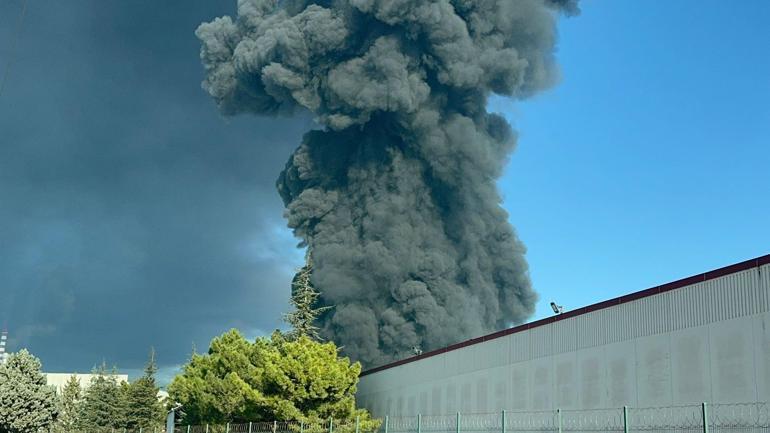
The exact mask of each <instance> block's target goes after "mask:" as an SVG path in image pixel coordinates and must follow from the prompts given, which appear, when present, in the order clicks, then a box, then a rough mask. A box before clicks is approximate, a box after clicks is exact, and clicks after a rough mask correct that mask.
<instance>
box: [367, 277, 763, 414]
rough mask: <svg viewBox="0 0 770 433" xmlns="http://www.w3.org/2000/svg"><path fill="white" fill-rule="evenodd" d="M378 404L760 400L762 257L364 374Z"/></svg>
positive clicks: (381, 408)
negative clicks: (749, 265)
mask: <svg viewBox="0 0 770 433" xmlns="http://www.w3.org/2000/svg"><path fill="white" fill-rule="evenodd" d="M358 398H359V401H360V403H361V404H362V405H363V406H365V407H367V408H369V409H370V410H371V411H373V412H374V414H375V415H377V416H384V415H392V416H406V415H415V414H417V413H422V414H434V415H438V414H451V413H454V412H457V411H461V412H466V413H467V412H492V411H499V410H502V409H506V410H512V411H513V410H532V411H535V410H552V409H556V408H562V409H594V408H609V407H621V406H623V405H628V406H632V407H650V406H668V405H678V404H688V403H698V402H702V401H708V402H713V403H733V402H735V403H737V402H753V401H770V265H767V264H765V265H762V266H757V267H753V268H751V269H747V270H742V271H739V272H735V273H732V274H729V275H725V276H721V277H718V278H714V279H711V280H708V281H703V282H700V283H697V284H691V285H689V286H684V287H681V288H677V289H674V290H671V291H667V292H664V293H660V294H655V295H652V296H647V297H642V298H639V299H636V300H632V301H630V302H625V303H622V304H619V305H614V306H610V307H607V308H603V309H599V310H596V311H591V312H587V313H585V314H581V315H576V316H574V317H570V318H566V319H563V320H559V321H556V322H553V323H550V324H545V325H542V326H538V327H534V328H532V329H527V330H524V331H521V332H516V333H513V334H510V335H505V336H502V337H498V338H495V339H492V340H489V341H484V342H481V343H477V344H473V345H470V346H467V347H463V348H460V349H456V350H451V351H447V352H446V353H441V354H438V355H434V356H430V357H427V358H424V359H420V360H417V361H414V362H410V363H407V364H403V365H399V366H395V367H392V368H388V369H385V370H382V371H378V372H375V373H372V374H368V375H364V376H363V377H362V378H361V381H360V384H359V391H358Z"/></svg>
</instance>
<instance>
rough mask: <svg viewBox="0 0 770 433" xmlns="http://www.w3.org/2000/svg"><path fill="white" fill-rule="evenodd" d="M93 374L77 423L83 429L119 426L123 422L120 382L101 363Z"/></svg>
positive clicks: (123, 409) (121, 425)
mask: <svg viewBox="0 0 770 433" xmlns="http://www.w3.org/2000/svg"><path fill="white" fill-rule="evenodd" d="M93 374H94V376H93V377H92V378H91V383H90V384H89V386H88V388H87V389H86V391H85V395H84V396H83V401H82V404H81V405H80V415H79V417H78V424H79V426H80V428H82V429H84V430H101V429H105V428H121V427H123V425H124V423H125V414H124V413H125V407H124V402H125V401H124V399H123V391H124V390H123V389H122V388H121V387H122V384H119V383H118V380H117V379H116V377H115V375H114V374H110V372H108V370H107V366H106V365H105V364H104V363H102V365H100V366H99V367H97V368H96V369H95V370H94V371H93Z"/></svg>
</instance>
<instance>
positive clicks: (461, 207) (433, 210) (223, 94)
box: [197, 0, 578, 366]
mask: <svg viewBox="0 0 770 433" xmlns="http://www.w3.org/2000/svg"><path fill="white" fill-rule="evenodd" d="M559 10H563V11H564V12H565V13H568V14H574V13H577V11H578V10H577V5H576V3H575V2H574V1H555V0H516V1H510V0H486V1H485V0H434V1H427V0H328V1H299V0H297V1H274V0H241V1H239V2H238V11H237V16H236V17H235V18H231V17H229V16H225V17H223V18H218V19H215V20H213V21H212V22H210V23H206V24H203V25H201V26H200V27H199V28H198V30H197V35H198V37H199V38H200V39H201V41H202V50H201V59H202V61H203V65H204V67H205V69H206V79H205V81H204V83H203V87H204V88H205V89H206V90H207V91H208V93H209V94H210V95H211V96H212V97H213V98H214V99H215V100H216V102H217V104H218V105H219V107H220V109H221V111H222V112H223V113H225V114H228V115H232V114H237V113H244V112H247V113H254V114H258V115H278V114H291V113H295V112H303V111H304V112H310V113H312V114H313V115H314V116H315V118H316V120H317V122H319V123H320V124H321V125H323V127H324V128H323V130H316V131H311V132H308V133H307V134H306V135H305V136H304V138H303V140H302V144H301V145H300V147H299V148H298V149H297V150H296V151H295V152H294V154H293V155H292V156H291V158H290V159H289V162H288V163H287V165H286V168H285V170H284V171H283V173H282V174H281V176H280V178H279V180H278V190H279V192H280V194H281V197H282V198H283V200H284V203H285V205H286V217H287V219H288V224H289V227H291V228H292V229H293V230H294V233H295V234H296V235H297V236H298V237H299V238H301V239H302V241H303V242H304V243H305V244H307V245H308V247H309V248H310V250H311V252H312V255H313V260H314V263H315V273H314V282H315V284H316V285H317V287H318V288H319V289H320V291H321V292H322V296H323V301H324V303H325V304H327V305H333V306H334V309H333V310H331V311H330V312H329V313H327V314H326V315H324V316H323V317H321V319H320V320H321V325H322V327H323V332H324V335H325V336H327V337H329V338H332V339H334V340H335V341H337V342H338V343H340V344H342V345H343V346H344V347H345V351H346V352H347V353H348V354H349V355H351V356H353V357H354V358H355V359H358V360H360V361H362V362H363V363H364V364H365V365H367V366H372V365H375V364H378V363H383V362H386V361H389V360H391V359H393V358H397V357H402V356H404V355H405V354H407V353H409V350H410V348H411V347H413V346H421V347H422V348H423V349H433V348H436V347H439V346H442V345H446V344H449V343H453V342H456V341H458V340H460V339H463V338H467V337H471V336H476V335H479V334H482V333H484V332H488V331H490V330H494V329H499V328H503V327H505V326H508V325H510V324H511V323H517V322H521V321H523V320H525V319H526V318H527V317H528V316H529V315H530V314H532V312H533V308H534V304H535V301H536V299H537V296H536V294H535V293H534V292H533V290H532V288H531V284H530V279H529V276H528V271H527V264H526V261H525V259H524V253H525V248H524V246H523V245H522V243H521V242H520V241H519V239H518V238H517V236H516V235H515V233H514V231H513V229H512V227H511V226H510V225H509V223H508V222H507V218H508V215H507V214H506V212H505V211H504V210H503V209H502V208H501V207H500V196H499V194H498V192H497V190H496V187H495V180H496V179H497V178H498V177H499V176H500V174H501V171H502V169H503V165H504V163H505V160H506V158H507V156H508V155H509V154H510V152H511V151H512V150H513V147H514V145H515V141H516V135H515V133H514V132H513V131H512V129H511V127H510V126H509V125H508V123H507V122H506V121H505V120H504V119H503V118H502V117H501V116H499V115H497V114H492V113H488V112H487V111H486V109H485V107H486V101H487V98H488V97H489V96H490V95H491V94H493V93H495V94H499V95H506V96H511V97H515V98H524V97H527V96H530V95H532V94H534V93H536V92H538V91H540V90H542V89H545V88H547V87H549V86H551V85H553V84H554V83H555V82H556V81H557V79H558V72H557V69H556V68H555V65H554V57H553V53H554V47H555V42H556V33H555V22H556V19H557V14H558V12H559Z"/></svg>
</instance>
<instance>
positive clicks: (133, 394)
mask: <svg viewBox="0 0 770 433" xmlns="http://www.w3.org/2000/svg"><path fill="white" fill-rule="evenodd" d="M157 371H158V367H157V365H156V364H155V349H152V350H150V358H149V360H148V361H147V365H146V366H145V368H144V376H142V377H140V378H139V379H137V380H136V381H134V382H133V383H132V384H131V385H129V386H128V389H127V394H126V427H128V428H129V429H134V430H138V429H139V428H140V427H141V428H143V429H145V430H149V428H150V427H153V426H156V425H158V424H161V423H162V422H163V415H164V414H163V406H162V405H161V403H160V401H158V390H159V388H158V386H157V384H156V383H155V373H157Z"/></svg>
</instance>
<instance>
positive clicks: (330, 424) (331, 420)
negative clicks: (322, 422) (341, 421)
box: [329, 417, 334, 433]
mask: <svg viewBox="0 0 770 433" xmlns="http://www.w3.org/2000/svg"><path fill="white" fill-rule="evenodd" d="M329 433H334V418H332V417H329Z"/></svg>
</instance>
